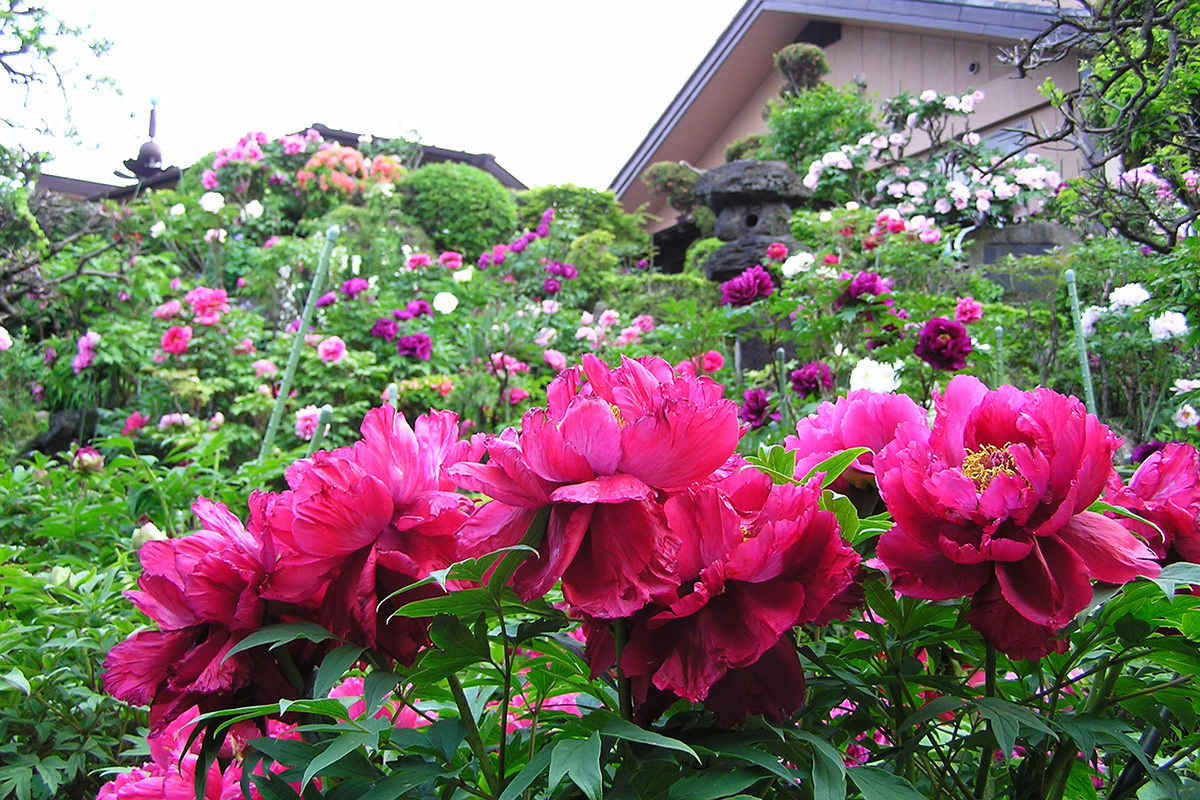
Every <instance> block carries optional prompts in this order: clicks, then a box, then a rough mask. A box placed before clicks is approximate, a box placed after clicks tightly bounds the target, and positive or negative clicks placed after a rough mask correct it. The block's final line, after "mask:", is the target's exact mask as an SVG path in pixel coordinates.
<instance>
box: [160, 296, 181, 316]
mask: <svg viewBox="0 0 1200 800" xmlns="http://www.w3.org/2000/svg"><path fill="white" fill-rule="evenodd" d="M182 310H183V304H182V303H180V302H179V301H178V300H168V301H167V302H165V303H163V304H162V305H161V306H159V307H158V308H156V309H154V317H155V319H170V318H171V317H175V316H178V315H179V312H180V311H182Z"/></svg>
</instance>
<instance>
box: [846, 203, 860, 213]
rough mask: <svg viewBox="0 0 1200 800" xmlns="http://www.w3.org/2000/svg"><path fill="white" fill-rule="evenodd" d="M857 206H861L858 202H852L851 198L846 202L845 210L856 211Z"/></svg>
mask: <svg viewBox="0 0 1200 800" xmlns="http://www.w3.org/2000/svg"><path fill="white" fill-rule="evenodd" d="M859 208H861V206H860V205H859V204H858V203H856V202H854V201H853V200H851V201H850V202H848V203H846V210H847V211H858V209H859Z"/></svg>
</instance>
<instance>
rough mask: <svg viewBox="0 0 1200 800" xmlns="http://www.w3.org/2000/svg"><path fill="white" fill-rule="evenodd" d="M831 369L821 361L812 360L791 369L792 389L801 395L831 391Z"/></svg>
mask: <svg viewBox="0 0 1200 800" xmlns="http://www.w3.org/2000/svg"><path fill="white" fill-rule="evenodd" d="M832 389H833V371H832V370H830V369H829V365H828V364H825V363H824V362H821V361H812V362H809V363H808V364H805V365H804V366H802V367H800V369H796V370H792V391H794V392H795V393H796V394H798V395H800V396H801V397H809V396H811V395H814V394H820V393H821V391H822V390H824V391H832Z"/></svg>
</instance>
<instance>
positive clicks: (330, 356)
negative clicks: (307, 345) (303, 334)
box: [317, 336, 346, 364]
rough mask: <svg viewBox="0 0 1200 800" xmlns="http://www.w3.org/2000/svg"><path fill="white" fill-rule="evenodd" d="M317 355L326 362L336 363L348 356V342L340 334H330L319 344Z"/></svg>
mask: <svg viewBox="0 0 1200 800" xmlns="http://www.w3.org/2000/svg"><path fill="white" fill-rule="evenodd" d="M317 355H318V356H319V357H320V359H321V360H322V361H324V362H325V363H326V364H336V363H337V362H339V361H341V360H342V359H343V358H345V357H346V343H345V342H343V341H342V337H340V336H329V337H326V338H324V339H322V340H321V343H320V344H318V345H317Z"/></svg>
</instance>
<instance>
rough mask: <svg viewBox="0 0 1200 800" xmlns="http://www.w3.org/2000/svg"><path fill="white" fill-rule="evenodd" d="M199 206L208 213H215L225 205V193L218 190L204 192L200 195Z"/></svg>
mask: <svg viewBox="0 0 1200 800" xmlns="http://www.w3.org/2000/svg"><path fill="white" fill-rule="evenodd" d="M200 207H201V208H202V209H204V210H205V211H207V212H208V213H210V214H216V213H217V212H219V211H220V210H221V209H222V208H224V207H225V195H223V194H221V193H220V192H205V193H204V194H202V195H200Z"/></svg>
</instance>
